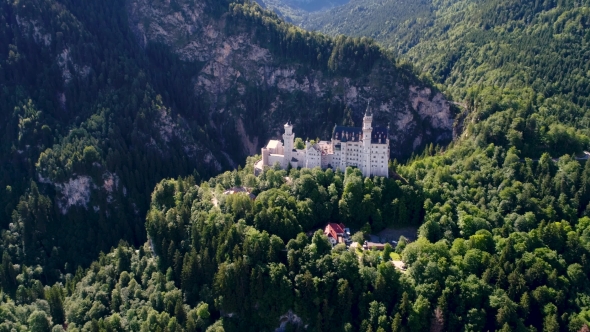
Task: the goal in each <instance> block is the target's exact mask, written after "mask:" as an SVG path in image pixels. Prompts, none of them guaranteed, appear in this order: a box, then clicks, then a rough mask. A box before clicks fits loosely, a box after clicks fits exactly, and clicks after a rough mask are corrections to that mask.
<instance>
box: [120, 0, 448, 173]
mask: <svg viewBox="0 0 590 332" xmlns="http://www.w3.org/2000/svg"><path fill="white" fill-rule="evenodd" d="M128 11H129V18H130V19H129V20H130V21H129V24H130V25H131V28H132V29H133V31H135V33H136V35H137V38H138V40H139V41H140V43H142V44H143V45H147V44H149V43H159V44H165V45H167V46H169V47H170V48H171V49H172V51H173V52H174V53H175V54H176V55H177V56H178V57H179V58H180V59H182V60H184V61H187V62H191V63H194V64H195V66H200V68H201V69H200V71H199V72H198V74H197V75H196V76H195V77H194V78H193V79H192V82H193V85H194V86H193V89H194V93H195V98H201V99H203V100H207V101H208V105H209V119H202V120H203V121H206V122H208V124H209V125H210V126H212V127H214V128H216V129H217V130H218V132H219V133H220V138H219V140H220V141H221V142H223V143H224V144H229V140H239V141H241V146H242V150H243V151H242V155H241V156H239V155H232V156H231V158H243V157H244V156H245V155H248V154H253V153H256V152H258V149H259V148H260V147H261V146H262V145H263V144H264V143H265V142H266V140H267V139H270V138H276V137H277V136H278V135H280V134H281V129H282V124H283V123H284V122H285V121H287V120H291V121H292V122H293V123H294V125H295V133H296V135H297V136H301V137H303V138H305V137H310V138H311V137H313V138H315V137H321V138H329V137H330V136H331V130H332V128H333V127H334V124H335V123H340V122H341V121H342V120H343V117H344V109H345V108H346V107H348V108H350V109H352V111H353V114H352V118H353V120H356V125H360V119H361V117H362V114H363V112H364V111H365V108H366V105H367V102H368V101H371V108H372V110H373V112H374V115H375V116H374V118H375V121H376V123H375V124H374V125H379V126H389V127H390V140H391V142H392V143H391V144H392V147H391V151H392V155H393V156H392V157H399V156H407V155H409V154H410V153H411V152H412V151H413V150H415V149H419V148H421V147H422V146H424V144H426V143H429V142H439V143H445V142H448V141H450V140H451V138H452V130H453V112H452V111H451V105H450V103H449V102H448V101H447V100H445V99H444V96H443V95H442V94H441V93H438V92H436V93H432V90H431V88H429V87H427V86H425V85H424V84H422V83H421V82H420V81H419V80H417V79H416V78H415V77H410V78H409V79H408V77H409V76H410V75H411V74H410V75H408V74H407V73H405V78H404V79H400V75H402V74H403V70H402V69H400V68H398V67H396V65H395V64H393V63H391V62H389V63H387V64H378V65H375V66H373V68H372V69H371V70H370V71H369V72H367V73H365V74H364V75H361V76H360V77H347V76H342V75H334V74H327V73H324V72H322V71H319V70H315V69H312V68H310V67H309V66H306V65H305V64H300V63H296V62H293V61H289V62H288V61H284V59H281V58H279V57H278V56H277V55H275V54H274V53H273V51H272V50H270V49H268V48H265V47H264V46H262V45H261V44H260V43H259V42H257V41H256V38H255V33H254V31H250V30H249V29H240V27H235V26H230V25H229V23H228V19H227V16H228V15H231V14H228V13H226V14H224V15H222V16H221V17H220V18H213V17H211V16H210V15H208V14H207V5H206V3H205V2H202V1H183V0H178V1H174V3H173V4H171V2H167V1H156V0H132V1H130V3H129V4H128ZM258 28H266V27H258ZM393 82H395V83H393ZM253 95H255V96H256V97H253ZM252 99H255V100H256V103H255V104H254V103H252V102H247V101H249V100H252ZM228 135H229V137H230V138H228ZM238 163H239V161H238Z"/></svg>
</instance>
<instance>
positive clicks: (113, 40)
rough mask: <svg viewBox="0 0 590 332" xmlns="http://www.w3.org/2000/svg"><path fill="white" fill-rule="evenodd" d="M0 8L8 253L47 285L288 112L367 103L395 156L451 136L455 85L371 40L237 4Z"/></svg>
mask: <svg viewBox="0 0 590 332" xmlns="http://www.w3.org/2000/svg"><path fill="white" fill-rule="evenodd" d="M1 6H2V11H1V14H0V19H1V21H2V27H3V28H2V29H0V41H1V42H0V86H2V89H0V90H1V91H0V99H1V100H2V103H0V110H1V112H0V129H2V135H3V136H2V144H1V146H0V151H1V153H0V158H1V162H0V191H1V196H0V203H1V206H2V215H1V217H0V226H1V227H2V229H3V231H2V244H1V247H2V250H3V251H5V252H7V253H9V255H10V257H11V259H12V261H13V262H15V263H26V264H28V265H36V264H39V265H40V266H42V267H44V268H45V270H44V272H43V273H44V277H45V278H47V280H59V279H60V278H61V277H62V276H61V274H60V273H61V272H63V271H65V272H73V271H74V270H75V267H76V265H78V264H82V265H86V264H89V263H90V262H91V260H92V259H94V258H95V257H96V254H97V253H98V252H99V251H101V250H102V251H107V250H108V249H109V248H110V247H111V246H114V245H116V244H117V242H118V241H119V240H120V239H124V240H127V241H129V242H130V243H132V244H138V243H142V242H143V240H144V239H145V230H144V228H143V223H144V220H145V213H146V211H147V208H148V205H149V199H150V197H149V193H151V191H152V189H153V187H154V185H155V184H156V183H157V182H158V181H159V180H161V179H162V178H166V177H171V176H178V175H183V176H188V175H192V176H193V177H194V178H195V181H197V182H198V181H200V180H201V179H203V178H208V177H209V176H211V175H213V174H216V173H218V172H220V171H222V170H223V169H229V168H232V167H235V166H236V165H237V164H239V163H240V161H242V160H244V159H245V157H246V156H248V155H251V154H255V153H257V152H258V151H259V148H260V147H261V146H262V145H263V144H264V143H265V142H266V140H267V139H269V138H274V137H276V136H277V135H279V134H280V129H281V127H282V124H283V123H284V122H285V121H287V120H289V119H290V120H291V121H292V122H294V124H295V128H296V129H295V132H296V134H297V135H298V136H301V137H303V138H305V137H309V138H316V137H318V136H319V137H327V136H329V134H330V132H331V129H332V128H333V126H334V124H335V123H341V122H343V121H346V122H347V123H352V122H354V121H355V120H359V119H360V117H361V115H362V112H363V111H364V109H365V108H366V104H367V101H368V100H371V101H372V107H373V108H374V110H375V113H376V119H377V123H378V124H380V125H387V124H389V125H390V126H391V128H392V130H391V137H390V139H391V140H392V142H393V143H392V151H394V156H407V155H409V154H410V153H412V151H413V150H415V149H418V148H420V147H421V146H424V145H425V144H427V143H429V142H438V143H441V144H444V143H446V142H448V141H450V139H451V137H452V130H453V117H454V114H453V111H452V109H451V107H450V104H449V103H448V102H447V101H446V100H445V98H444V97H443V95H442V94H441V93H439V92H438V91H436V90H435V89H433V88H432V87H431V86H428V85H427V84H425V83H423V82H422V81H420V80H419V79H417V78H416V77H415V76H414V75H413V74H412V73H411V71H409V70H408V69H407V68H404V67H400V66H397V65H396V64H395V62H394V61H392V59H391V57H390V56H389V55H387V54H385V53H383V52H382V51H381V50H380V48H379V47H378V46H376V45H375V44H374V43H371V42H369V41H365V40H358V39H348V38H339V39H330V38H327V37H324V36H321V35H319V34H309V33H307V32H304V31H302V30H300V29H297V28H295V27H293V26H290V25H287V24H285V23H284V22H282V21H281V20H280V19H278V17H276V16H274V15H272V14H269V13H267V12H264V11H263V10H262V9H261V8H260V7H258V6H257V5H253V4H235V5H232V7H231V8H230V4H229V1H208V0H201V1H189V0H186V1H173V2H160V1H147V0H141V1H130V2H127V3H122V2H119V1H115V0H108V1H91V2H88V3H87V4H85V5H84V6H81V5H80V4H79V3H78V2H75V1H70V0H59V1H58V0H22V1H9V2H4V3H2V5H1Z"/></svg>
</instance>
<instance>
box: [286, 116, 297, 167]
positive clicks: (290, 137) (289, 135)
mask: <svg viewBox="0 0 590 332" xmlns="http://www.w3.org/2000/svg"><path fill="white" fill-rule="evenodd" d="M284 127H285V133H284V134H283V146H284V153H283V154H284V156H285V159H283V168H284V169H287V168H288V167H289V164H290V163H291V158H292V154H293V142H294V141H295V135H294V134H293V125H292V124H291V122H290V121H289V122H287V123H285V126H284Z"/></svg>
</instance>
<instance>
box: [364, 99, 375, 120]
mask: <svg viewBox="0 0 590 332" xmlns="http://www.w3.org/2000/svg"><path fill="white" fill-rule="evenodd" d="M372 115H373V114H371V100H369V101H368V102H367V110H366V111H365V116H372Z"/></svg>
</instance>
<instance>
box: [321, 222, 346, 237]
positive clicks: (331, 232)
mask: <svg viewBox="0 0 590 332" xmlns="http://www.w3.org/2000/svg"><path fill="white" fill-rule="evenodd" d="M324 234H326V235H327V236H331V237H332V238H334V239H338V234H344V225H343V224H336V223H330V224H328V226H326V228H325V229H324Z"/></svg>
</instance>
